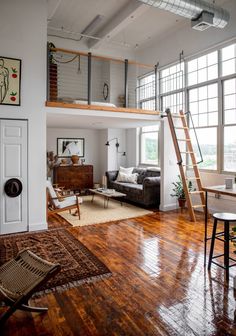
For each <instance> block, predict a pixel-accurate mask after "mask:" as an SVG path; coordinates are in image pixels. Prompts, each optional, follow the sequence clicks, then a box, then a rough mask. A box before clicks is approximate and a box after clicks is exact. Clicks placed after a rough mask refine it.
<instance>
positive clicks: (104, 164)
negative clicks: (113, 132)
mask: <svg viewBox="0 0 236 336" xmlns="http://www.w3.org/2000/svg"><path fill="white" fill-rule="evenodd" d="M107 140H108V130H107V129H104V130H99V139H98V144H99V148H100V150H99V158H100V162H99V167H100V178H99V179H98V181H97V182H102V176H103V175H105V172H106V171H107V170H108V150H107V147H106V145H105V144H106V142H107Z"/></svg>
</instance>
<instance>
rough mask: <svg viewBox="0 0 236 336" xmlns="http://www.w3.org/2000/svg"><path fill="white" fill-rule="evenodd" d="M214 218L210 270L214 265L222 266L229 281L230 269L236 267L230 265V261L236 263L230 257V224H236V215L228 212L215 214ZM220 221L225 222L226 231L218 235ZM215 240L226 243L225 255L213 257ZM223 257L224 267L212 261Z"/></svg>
mask: <svg viewBox="0 0 236 336" xmlns="http://www.w3.org/2000/svg"><path fill="white" fill-rule="evenodd" d="M213 218H214V224H213V230H212V237H211V248H210V255H209V262H208V269H210V268H211V264H212V263H213V264H215V265H217V266H220V267H221V268H224V269H225V271H226V279H227V280H229V267H231V266H236V264H232V265H229V260H232V261H235V262H236V260H235V259H233V258H231V257H230V256H229V241H230V235H229V223H230V222H236V214H233V213H227V212H222V213H215V214H213ZM218 221H222V222H224V231H222V232H217V233H216V229H217V223H218ZM222 237H223V238H222ZM215 239H218V240H220V241H223V242H224V253H223V254H218V255H215V256H213V252H214V246H215ZM223 256H224V266H222V265H220V264H218V263H217V262H215V261H213V260H212V259H216V258H219V257H223Z"/></svg>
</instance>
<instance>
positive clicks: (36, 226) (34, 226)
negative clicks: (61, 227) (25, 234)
mask: <svg viewBox="0 0 236 336" xmlns="http://www.w3.org/2000/svg"><path fill="white" fill-rule="evenodd" d="M47 229H48V223H47V222H45V223H37V224H31V225H30V226H29V232H32V231H41V230H47Z"/></svg>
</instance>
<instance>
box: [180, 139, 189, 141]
mask: <svg viewBox="0 0 236 336" xmlns="http://www.w3.org/2000/svg"><path fill="white" fill-rule="evenodd" d="M177 140H178V141H191V140H190V139H177Z"/></svg>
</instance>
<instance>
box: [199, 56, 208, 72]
mask: <svg viewBox="0 0 236 336" xmlns="http://www.w3.org/2000/svg"><path fill="white" fill-rule="evenodd" d="M206 67H207V57H206V56H202V57H199V58H198V69H202V68H206Z"/></svg>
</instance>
